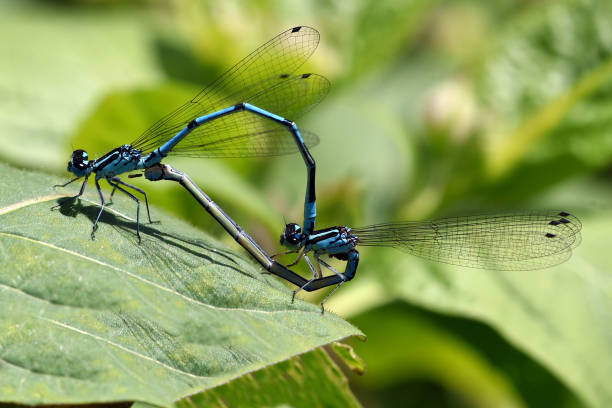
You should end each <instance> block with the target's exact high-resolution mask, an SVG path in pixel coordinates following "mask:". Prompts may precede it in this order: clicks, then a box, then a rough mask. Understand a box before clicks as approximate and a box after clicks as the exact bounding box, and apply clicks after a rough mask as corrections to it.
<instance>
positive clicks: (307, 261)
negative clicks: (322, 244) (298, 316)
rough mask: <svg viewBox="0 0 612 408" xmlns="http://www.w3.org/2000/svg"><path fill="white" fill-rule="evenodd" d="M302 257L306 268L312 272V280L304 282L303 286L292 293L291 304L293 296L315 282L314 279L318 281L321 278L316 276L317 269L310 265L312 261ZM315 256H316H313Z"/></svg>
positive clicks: (305, 256) (293, 299)
mask: <svg viewBox="0 0 612 408" xmlns="http://www.w3.org/2000/svg"><path fill="white" fill-rule="evenodd" d="M303 256H304V260H305V261H306V263H307V264H308V267H309V268H310V270H311V271H312V275H313V278H312V279H310V280H309V281H308V282H306V283H305V284H303V285H302V286H301V287H299V288H298V289H296V290H294V291H293V295H292V296H291V303H293V302H294V301H295V295H297V294H298V292H299V291H300V290H302V289H304V288H305V287H306V286H308V285H309V284H310V283H311V282H313V281H315V280H316V279H319V278H320V277H321V276H317V269H316V268H315V267H314V265H313V264H312V261H311V260H310V258H309V257H308V255H303ZM315 256H316V255H315Z"/></svg>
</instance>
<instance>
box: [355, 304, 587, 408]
mask: <svg viewBox="0 0 612 408" xmlns="http://www.w3.org/2000/svg"><path fill="white" fill-rule="evenodd" d="M352 320H353V321H354V323H355V324H357V325H359V327H361V328H363V330H365V331H367V332H368V333H372V334H375V333H380V335H376V338H374V337H373V336H369V339H368V341H367V342H365V343H363V342H354V343H356V344H355V349H356V351H357V352H358V353H359V354H360V355H362V356H363V357H364V358H365V359H366V360H367V361H368V371H367V375H365V376H360V377H355V381H354V382H353V388H354V390H355V392H356V393H358V394H359V395H363V399H364V400H372V399H376V400H378V401H379V403H381V402H382V401H391V400H392V399H401V398H407V397H410V398H412V400H411V406H439V405H442V406H470V407H543V406H554V407H569V406H576V407H578V406H581V405H580V404H579V403H578V402H577V401H576V398H575V397H574V396H573V394H572V393H571V392H570V391H569V390H568V389H567V388H566V387H564V386H563V384H561V383H560V382H559V381H558V380H557V379H556V378H555V377H554V375H552V374H551V373H550V372H548V371H547V370H546V369H545V368H544V367H542V366H540V365H538V364H537V362H535V361H533V360H532V359H530V358H529V356H527V355H525V354H524V353H522V352H521V351H520V350H518V349H516V348H514V347H513V346H512V345H511V344H509V343H508V342H507V341H505V340H504V339H503V338H502V337H501V336H500V335H499V334H498V333H497V332H496V331H495V330H493V329H491V328H490V327H488V326H487V325H485V324H482V323H479V322H476V321H473V320H470V319H462V318H458V317H456V316H447V315H444V314H439V313H435V312H431V311H428V310H424V309H421V308H418V307H415V306H411V305H408V304H406V303H404V302H393V303H391V304H388V305H385V306H382V307H378V308H374V309H371V310H369V311H367V312H365V313H362V314H359V315H357V316H355V317H353V319H352ZM383 334H384V335H383ZM420 383H429V384H435V385H436V386H438V387H439V388H440V392H436V393H434V392H431V391H430V392H429V393H426V394H425V393H421V394H424V395H420V394H419V393H418V392H414V390H415V387H418V385H419V384H420ZM411 389H412V392H411ZM442 391H443V392H442ZM364 394H365V395H364ZM394 394H395V395H394ZM396 394H399V395H396ZM444 394H450V397H449V398H447V401H453V400H460V401H464V403H463V404H459V405H453V404H449V403H448V402H447V403H446V404H443V403H440V402H439V400H440V399H443V397H442V398H441V395H444ZM419 398H421V399H422V400H419ZM436 402H438V403H436ZM570 403H572V404H574V405H570ZM381 405H383V404H382V403H381Z"/></svg>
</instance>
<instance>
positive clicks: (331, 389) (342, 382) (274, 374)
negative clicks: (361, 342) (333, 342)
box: [133, 349, 361, 408]
mask: <svg viewBox="0 0 612 408" xmlns="http://www.w3.org/2000/svg"><path fill="white" fill-rule="evenodd" d="M277 406H283V407H359V406H361V405H360V404H359V402H358V401H357V400H356V399H355V397H354V396H353V394H352V393H351V391H350V389H349V388H348V384H347V380H346V378H345V377H344V375H343V374H342V371H340V369H339V368H338V367H337V366H336V365H335V364H334V362H333V361H332V360H331V359H330V358H329V356H328V355H327V354H326V353H325V351H323V350H321V349H318V350H314V351H311V352H310V353H306V354H302V355H300V356H297V357H293V358H291V359H290V360H287V361H283V362H280V363H278V364H276V365H273V366H271V367H266V368H264V369H262V370H259V371H255V372H253V373H250V374H247V375H245V376H242V377H240V378H237V379H235V380H233V381H232V382H230V383H228V384H225V385H222V386H219V387H216V388H213V389H211V390H208V391H206V392H203V393H201V394H197V395H192V396H190V397H187V398H185V399H183V400H181V401H178V402H177V403H175V404H174V407H176V408H198V407H277ZM133 408H145V405H144V404H140V403H136V404H134V405H133Z"/></svg>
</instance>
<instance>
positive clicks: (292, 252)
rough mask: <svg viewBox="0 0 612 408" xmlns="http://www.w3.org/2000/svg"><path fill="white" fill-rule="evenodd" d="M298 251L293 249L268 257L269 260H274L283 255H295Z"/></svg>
mask: <svg viewBox="0 0 612 408" xmlns="http://www.w3.org/2000/svg"><path fill="white" fill-rule="evenodd" d="M297 251H298V250H297V249H294V250H293V251H285V252H279V253H278V254H274V255H270V258H272V259H274V258H277V257H279V256H285V255H289V254H295V253H296V252H297Z"/></svg>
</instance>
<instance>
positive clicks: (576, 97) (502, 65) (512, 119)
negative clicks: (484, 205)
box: [479, 0, 612, 180]
mask: <svg viewBox="0 0 612 408" xmlns="http://www.w3.org/2000/svg"><path fill="white" fill-rule="evenodd" d="M610 18H612V5H611V3H610V2H609V1H606V0H587V1H573V0H570V1H564V2H556V3H553V4H542V5H541V6H540V7H533V8H532V10H530V11H529V13H527V14H525V15H521V16H520V18H519V19H517V20H516V21H514V23H513V24H510V25H509V27H508V29H507V31H506V33H505V35H504V37H503V38H502V40H501V41H500V42H499V44H498V45H497V46H496V47H495V52H494V53H493V54H492V55H491V56H490V57H489V58H488V59H487V60H486V63H485V65H484V69H483V72H482V73H481V77H480V79H479V82H480V92H481V94H482V96H483V104H484V105H485V106H486V109H487V110H489V112H488V116H489V117H490V120H489V123H490V126H489V128H488V129H487V132H486V133H487V139H488V142H489V145H490V146H489V147H490V154H489V155H488V157H487V158H488V163H487V168H488V171H489V173H488V176H489V177H490V179H491V180H495V179H498V178H500V177H501V176H504V175H506V173H507V172H509V171H510V170H512V169H513V167H514V166H516V165H517V164H518V163H519V162H520V161H522V160H524V158H525V156H526V155H527V153H531V154H529V155H528V157H529V158H531V159H532V160H534V159H537V158H538V157H540V158H541V157H548V158H550V157H551V156H554V157H559V156H562V155H563V154H572V155H576V156H577V158H578V159H580V160H587V161H589V160H588V157H589V154H588V152H589V150H587V151H586V152H585V153H582V154H581V150H583V151H584V150H585V149H584V148H583V149H579V148H576V147H578V144H579V143H580V141H577V140H575V139H576V138H578V137H579V138H580V139H582V140H583V144H584V143H585V141H586V140H588V142H587V143H588V144H590V145H592V146H598V148H597V149H599V150H601V152H600V153H599V154H600V155H602V153H603V154H604V156H605V158H607V159H608V160H609V158H610V157H612V148H611V147H610V146H611V144H610V141H609V139H608V137H607V136H606V134H609V133H610V131H611V130H612V115H611V114H610V113H609V112H610V110H609V109H608V107H609V106H610V101H611V100H612V98H611V96H612V93H611V92H610V90H611V89H612V31H611V30H610V29H609V21H610ZM585 113H586V115H585ZM568 131H569V132H568ZM534 151H535V153H534ZM591 151H592V150H591ZM591 161H592V160H591ZM601 162H602V159H601V158H600V159H599V160H596V161H595V163H593V164H595V165H597V163H601Z"/></svg>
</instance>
